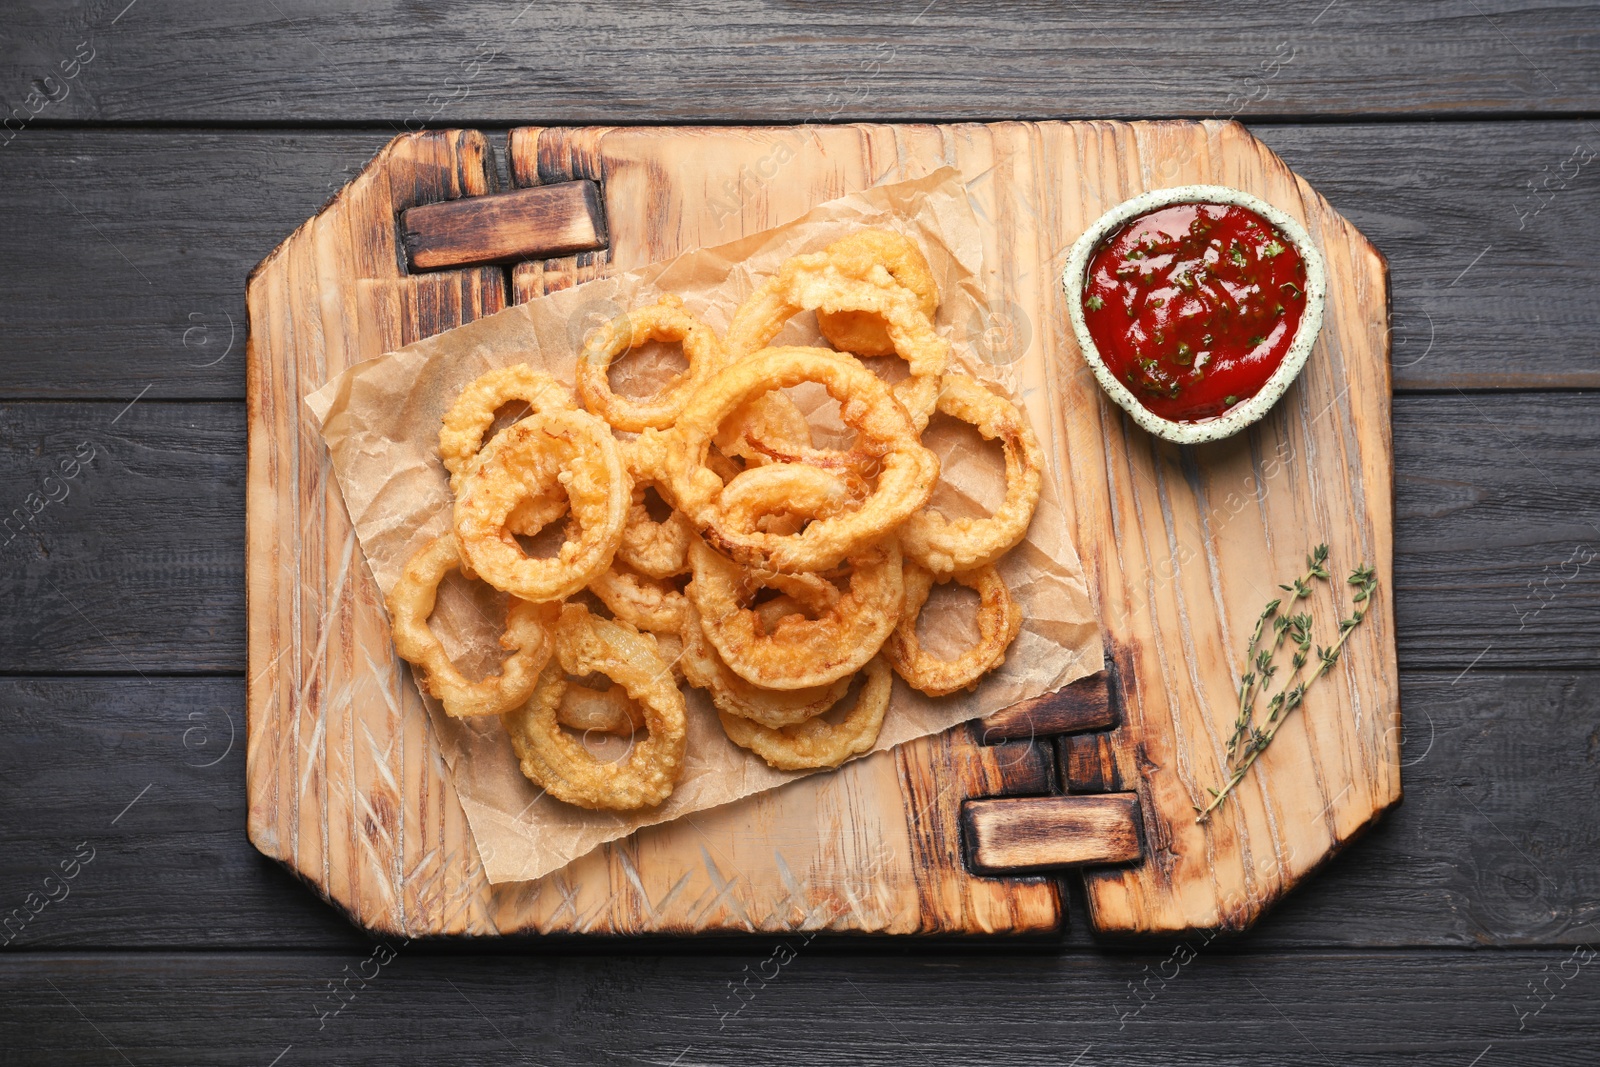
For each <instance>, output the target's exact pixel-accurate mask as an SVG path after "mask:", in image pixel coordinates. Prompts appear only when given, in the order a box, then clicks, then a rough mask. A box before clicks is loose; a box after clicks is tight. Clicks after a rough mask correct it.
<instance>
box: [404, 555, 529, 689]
mask: <svg viewBox="0 0 1600 1067" xmlns="http://www.w3.org/2000/svg"><path fill="white" fill-rule="evenodd" d="M460 564H461V558H460V556H459V555H458V554H457V550H456V538H455V534H452V533H445V534H440V535H439V536H438V537H435V538H434V539H433V540H432V541H429V542H428V543H427V544H425V545H423V546H422V547H421V548H420V549H418V550H417V552H416V553H415V554H414V555H413V556H412V557H411V559H410V560H409V561H408V562H407V563H406V566H405V570H403V571H402V572H401V574H400V580H399V581H398V582H396V583H395V585H394V588H393V589H391V590H389V596H388V606H389V626H390V629H391V630H392V631H393V633H394V647H395V651H396V652H398V653H400V658H401V659H404V660H406V661H407V662H408V663H410V664H412V665H413V666H415V667H416V668H417V669H418V671H419V672H420V675H421V680H422V685H423V687H424V688H425V689H427V690H428V692H430V693H432V694H433V695H434V696H436V697H438V698H439V701H440V703H442V704H443V705H444V710H445V711H447V712H448V713H450V715H452V716H454V717H455V718H458V719H462V718H468V717H470V716H474V715H499V714H501V713H502V712H506V711H509V710H511V709H512V708H514V707H516V706H517V705H518V704H521V703H522V702H523V701H525V700H527V699H528V697H529V696H531V695H532V694H533V689H534V686H535V685H536V684H537V683H538V681H539V672H540V671H541V670H542V669H543V668H544V665H545V663H546V661H548V660H549V659H550V647H551V635H550V624H551V623H552V622H554V621H555V611H554V610H553V609H551V608H547V607H546V606H544V605H541V604H530V603H529V602H528V601H526V600H519V599H517V598H516V597H512V598H511V599H510V602H509V603H508V604H507V606H506V625H505V632H504V633H503V634H501V635H500V647H501V648H504V649H507V650H509V651H510V652H511V655H510V656H509V657H508V658H507V659H506V660H505V661H504V662H503V663H501V664H500V673H499V674H497V675H493V676H490V677H488V678H484V679H483V680H481V681H477V682H471V681H468V680H467V679H466V678H465V677H464V676H463V675H462V674H461V672H460V671H458V670H457V669H456V667H455V665H454V664H453V663H451V662H450V657H449V656H448V655H447V654H446V653H445V650H444V646H443V645H441V644H440V643H439V638H438V637H437V636H435V635H434V632H433V630H431V629H430V628H429V627H428V616H429V615H431V614H433V605H434V602H435V599H436V598H437V597H438V593H439V582H440V581H441V580H443V578H444V576H445V575H446V574H448V573H449V572H450V571H452V570H456V569H458V568H459V567H460Z"/></svg>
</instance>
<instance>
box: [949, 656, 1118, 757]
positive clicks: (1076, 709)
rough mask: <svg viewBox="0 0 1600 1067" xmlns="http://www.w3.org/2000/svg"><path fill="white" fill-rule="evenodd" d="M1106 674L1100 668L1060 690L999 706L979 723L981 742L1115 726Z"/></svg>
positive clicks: (1113, 708) (1046, 735)
mask: <svg viewBox="0 0 1600 1067" xmlns="http://www.w3.org/2000/svg"><path fill="white" fill-rule="evenodd" d="M1110 677H1111V676H1110V674H1109V673H1108V672H1106V671H1101V672H1100V673H1098V674H1091V675H1090V676H1089V677H1087V678H1080V679H1079V680H1078V681H1076V682H1074V683H1072V684H1071V685H1069V686H1067V687H1066V688H1064V689H1058V690H1057V691H1056V692H1054V693H1046V694H1045V695H1044V696H1042V697H1035V698H1034V699H1032V700H1024V701H1023V702H1022V703H1020V704H1013V705H1011V706H1010V707H1009V708H1001V709H1000V710H999V711H997V712H995V713H994V714H993V715H990V716H988V717H987V718H985V719H983V720H982V721H981V722H980V723H979V727H980V728H981V729H982V731H983V739H984V741H985V742H991V743H992V742H995V741H1017V740H1028V739H1032V738H1035V737H1048V736H1051V735H1054V734H1072V733H1081V732H1084V731H1088V730H1104V729H1106V728H1108V727H1110V726H1114V725H1116V721H1117V712H1116V707H1115V705H1114V703H1113V701H1112V696H1111V682H1110Z"/></svg>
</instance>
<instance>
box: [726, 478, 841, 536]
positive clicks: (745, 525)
mask: <svg viewBox="0 0 1600 1067" xmlns="http://www.w3.org/2000/svg"><path fill="white" fill-rule="evenodd" d="M865 495H866V489H865V487H864V486H861V485H859V484H857V485H854V486H852V485H851V484H850V483H849V482H847V481H846V480H845V479H844V478H841V477H839V476H838V475H835V474H831V473H829V472H828V471H825V470H822V469H821V468H820V467H812V466H808V465H806V464H803V463H774V464H771V465H769V466H765V467H752V468H751V469H749V470H746V471H741V472H739V474H738V475H737V476H736V477H735V478H733V480H732V481H730V482H728V484H727V487H726V488H724V489H723V490H722V496H721V498H720V503H721V507H722V521H723V523H724V524H725V525H726V527H727V528H728V529H730V530H736V531H738V532H740V533H751V532H754V531H756V530H761V529H770V528H771V527H770V526H763V524H762V520H763V519H771V518H785V517H795V516H804V517H805V518H820V517H823V516H827V515H837V514H838V513H839V512H841V511H843V510H845V509H847V508H849V507H850V506H851V505H852V504H857V503H860V501H861V498H862V497H863V496H865Z"/></svg>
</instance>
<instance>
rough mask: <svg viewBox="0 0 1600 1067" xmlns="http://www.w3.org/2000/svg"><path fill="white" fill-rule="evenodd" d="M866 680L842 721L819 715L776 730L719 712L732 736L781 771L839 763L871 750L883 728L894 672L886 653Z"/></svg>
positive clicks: (873, 664) (874, 663)
mask: <svg viewBox="0 0 1600 1067" xmlns="http://www.w3.org/2000/svg"><path fill="white" fill-rule="evenodd" d="M864 673H865V674H866V676H867V677H866V682H865V684H863V685H862V687H861V692H860V693H859V694H858V695H857V696H856V703H855V706H854V707H853V708H851V709H850V712H849V714H847V715H846V716H845V717H844V721H843V722H840V723H839V724H838V725H834V724H833V723H830V722H828V720H827V719H825V718H823V717H821V716H817V717H815V718H811V719H807V720H806V721H805V722H802V723H797V724H795V725H794V726H785V727H783V728H782V729H778V730H774V729H772V728H771V727H768V726H762V725H761V724H760V723H757V722H752V721H751V720H749V719H745V718H740V717H739V716H737V715H730V714H728V713H727V712H726V711H720V710H719V711H718V713H717V716H718V718H720V719H721V720H722V729H723V731H724V732H725V733H726V734H727V735H728V739H729V740H731V741H732V742H733V743H734V744H736V745H738V746H740V747H741V748H747V749H749V750H750V751H752V752H754V753H755V754H756V755H758V756H760V757H761V758H762V759H764V760H766V761H767V763H768V764H769V765H770V766H772V767H775V768H777V769H778V770H780V771H804V770H812V769H814V768H817V767H837V766H839V764H841V763H843V762H844V761H845V760H847V759H849V758H850V757H851V756H855V755H859V754H860V753H862V752H866V751H868V750H869V749H871V748H872V746H873V745H874V744H876V743H877V741H878V732H879V731H880V730H882V729H883V714H884V712H885V711H886V710H887V709H888V707H889V694H890V692H891V690H892V689H893V685H894V675H892V674H891V673H890V672H889V668H888V666H887V665H885V664H884V662H883V659H882V658H881V657H878V658H874V659H873V660H872V661H871V662H870V663H868V664H867V665H866V670H865V672H864Z"/></svg>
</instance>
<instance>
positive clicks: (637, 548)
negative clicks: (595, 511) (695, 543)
mask: <svg viewBox="0 0 1600 1067" xmlns="http://www.w3.org/2000/svg"><path fill="white" fill-rule="evenodd" d="M651 485H656V482H655V481H654V479H650V480H642V479H641V478H640V477H639V476H637V475H636V476H635V478H634V483H633V500H632V502H631V503H630V504H629V505H628V521H627V523H626V524H624V525H623V527H622V542H621V543H620V544H618V545H617V559H618V560H620V561H621V562H623V563H626V564H627V565H628V566H630V567H632V568H633V569H634V570H636V571H638V572H639V573H640V574H643V575H647V576H648V577H651V578H671V577H672V576H673V575H676V574H682V573H683V572H684V571H685V570H687V569H688V566H689V563H688V560H689V539H690V538H691V537H693V536H694V531H693V530H692V529H691V528H690V526H689V520H688V519H685V518H684V517H683V516H682V515H681V514H679V513H678V512H677V511H674V512H673V513H672V514H671V515H669V516H667V517H666V518H665V519H662V520H661V521H660V522H657V521H656V520H655V519H653V518H651V517H650V508H649V506H648V505H646V503H645V495H644V493H645V489H646V488H648V487H649V486H651ZM656 488H657V489H658V490H659V489H660V486H659V485H656Z"/></svg>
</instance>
